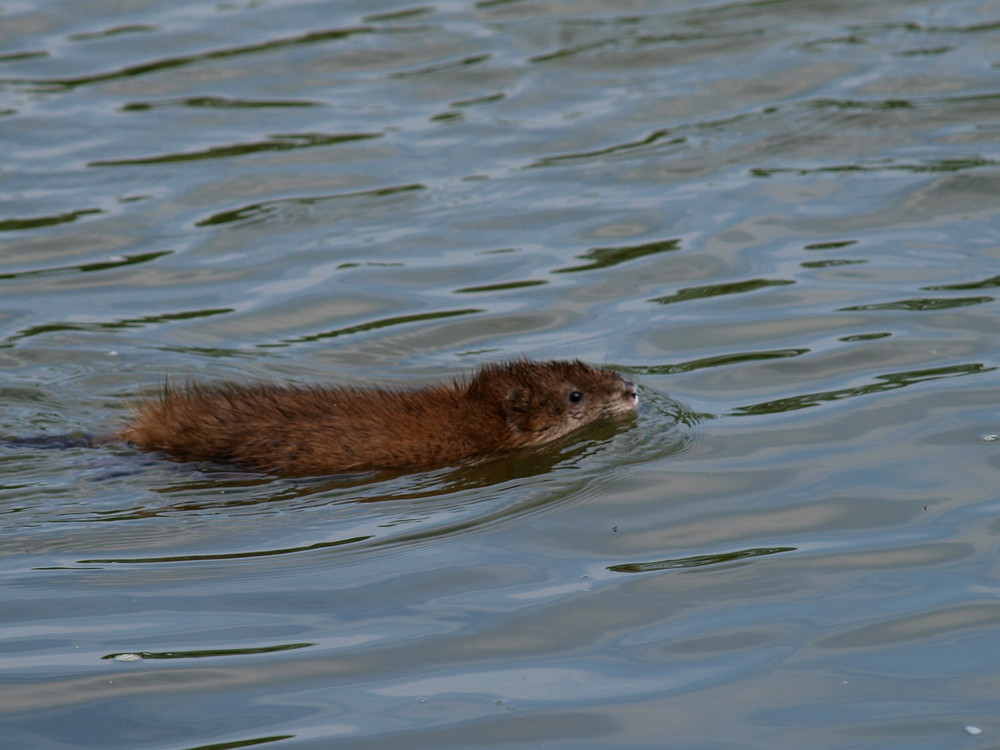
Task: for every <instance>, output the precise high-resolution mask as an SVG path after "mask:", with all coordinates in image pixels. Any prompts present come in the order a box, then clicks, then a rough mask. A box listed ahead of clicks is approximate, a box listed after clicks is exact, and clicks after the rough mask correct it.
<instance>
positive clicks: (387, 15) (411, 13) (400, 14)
mask: <svg viewBox="0 0 1000 750" xmlns="http://www.w3.org/2000/svg"><path fill="white" fill-rule="evenodd" d="M433 12H434V8H433V7H431V6H428V5H420V6H417V7H416V8H403V9H401V10H389V11H385V12H384V13H373V14H372V15H369V16H365V17H363V18H362V19H361V20H362V21H364V22H365V23H380V22H384V21H398V20H400V19H402V18H407V19H409V18H414V17H416V16H425V15H428V14H430V13H433Z"/></svg>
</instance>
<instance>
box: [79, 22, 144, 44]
mask: <svg viewBox="0 0 1000 750" xmlns="http://www.w3.org/2000/svg"><path fill="white" fill-rule="evenodd" d="M159 30H160V27H159V26H151V25H149V24H139V23H135V24H128V25H124V26H113V27H112V28H110V29H101V30H100V31H82V32H79V33H77V34H70V35H69V36H67V37H66V38H67V39H68V40H69V41H71V42H89V41H93V40H95V39H107V38H108V37H112V36H121V35H123V34H146V33H149V32H152V31H159Z"/></svg>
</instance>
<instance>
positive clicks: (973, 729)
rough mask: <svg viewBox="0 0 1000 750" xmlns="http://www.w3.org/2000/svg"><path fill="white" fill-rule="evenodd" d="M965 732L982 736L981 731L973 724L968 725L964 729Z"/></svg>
mask: <svg viewBox="0 0 1000 750" xmlns="http://www.w3.org/2000/svg"><path fill="white" fill-rule="evenodd" d="M965 731H966V732H968V733H969V734H982V733H983V730H982V729H980V728H979V727H977V726H976V725H975V724H969V725H968V726H966V727H965Z"/></svg>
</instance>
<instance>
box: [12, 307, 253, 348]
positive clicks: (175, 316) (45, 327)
mask: <svg viewBox="0 0 1000 750" xmlns="http://www.w3.org/2000/svg"><path fill="white" fill-rule="evenodd" d="M231 312H235V308H233V307H221V308H214V309H208V310H185V311H183V312H176V313H161V314H159V315H144V316H142V317H140V318H122V319H120V320H115V321H111V322H104V323H44V324H42V325H35V326H31V327H29V328H26V329H24V330H21V331H18V332H17V333H14V334H12V335H10V336H7V337H6V338H5V339H4V340H3V341H0V349H3V348H7V347H11V346H14V345H15V344H16V343H17V342H18V341H20V340H22V339H27V338H32V337H34V336H42V335H44V334H47V333H58V332H61V331H102V330H118V329H123V328H143V327H145V326H149V325H156V324H158V323H170V322H174V321H179V320H192V319H195V318H206V317H210V316H212V315H226V314H228V313H231Z"/></svg>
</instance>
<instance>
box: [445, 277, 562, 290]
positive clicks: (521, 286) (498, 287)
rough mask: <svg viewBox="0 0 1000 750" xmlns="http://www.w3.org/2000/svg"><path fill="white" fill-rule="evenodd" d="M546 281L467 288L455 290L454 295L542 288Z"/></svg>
mask: <svg viewBox="0 0 1000 750" xmlns="http://www.w3.org/2000/svg"><path fill="white" fill-rule="evenodd" d="M548 283H549V282H548V281H542V280H531V279H529V280H526V281H508V282H506V283H503V284H485V285H483V286H467V287H464V288H462V289H456V290H455V294H480V293H482V292H507V291H510V290H512V289H526V288H528V287H533V286H543V285H544V284H548Z"/></svg>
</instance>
